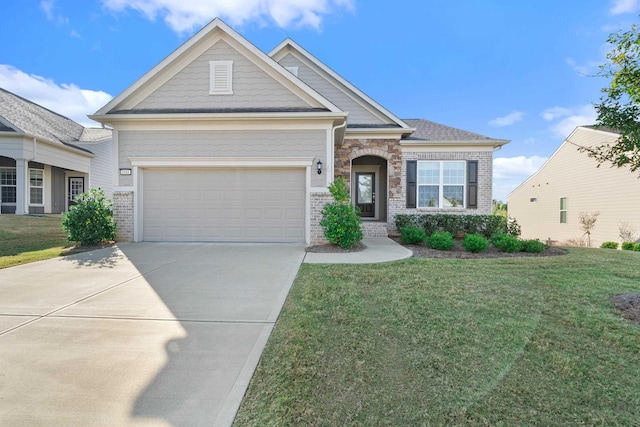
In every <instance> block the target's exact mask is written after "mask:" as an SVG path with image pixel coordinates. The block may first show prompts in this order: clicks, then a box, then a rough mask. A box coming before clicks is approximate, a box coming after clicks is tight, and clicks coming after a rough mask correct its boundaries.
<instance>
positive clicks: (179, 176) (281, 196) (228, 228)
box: [142, 168, 305, 243]
mask: <svg viewBox="0 0 640 427" xmlns="http://www.w3.org/2000/svg"><path fill="white" fill-rule="evenodd" d="M142 193H143V198H142V199H143V202H142V203H143V215H142V216H143V227H142V228H143V240H146V241H182V242H188V241H192V242H302V243H304V241H305V232H304V231H305V170H304V169H273V168H265V169H254V168H250V169H249V168H238V169H235V168H233V169H230V168H220V169H212V168H202V169H200V168H198V169H191V168H189V169H186V168H185V169H180V168H175V169H174V168H161V169H144V171H143V190H142Z"/></svg>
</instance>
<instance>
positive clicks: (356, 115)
mask: <svg viewBox="0 0 640 427" xmlns="http://www.w3.org/2000/svg"><path fill="white" fill-rule="evenodd" d="M279 64H280V65H282V66H283V67H298V78H299V79H300V80H302V81H303V82H305V83H306V84H308V85H309V86H311V87H312V88H313V89H315V90H316V91H317V92H318V93H320V94H321V95H322V96H324V97H325V98H327V99H328V100H329V101H331V102H332V103H334V104H335V105H337V106H338V107H339V108H340V109H341V110H342V111H346V112H348V113H349V123H352V124H378V125H380V124H393V122H391V121H383V120H382V119H380V118H378V117H376V116H375V115H374V114H372V113H371V112H369V111H368V110H367V109H365V108H364V107H363V106H362V105H361V104H359V103H358V102H356V101H355V100H354V99H353V98H351V97H350V96H349V95H347V94H346V93H345V92H343V90H341V89H339V88H338V87H336V86H335V85H334V84H333V83H331V82H330V81H329V80H327V79H326V78H325V77H323V76H322V75H320V74H318V73H317V72H316V71H314V70H313V69H311V68H310V67H309V66H307V65H306V64H305V63H303V62H302V61H300V60H299V59H298V58H296V57H295V56H293V55H292V54H291V53H289V54H287V55H286V56H285V57H283V58H282V59H281V60H280V61H279ZM345 90H346V88H345Z"/></svg>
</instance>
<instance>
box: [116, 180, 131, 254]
mask: <svg viewBox="0 0 640 427" xmlns="http://www.w3.org/2000/svg"><path fill="white" fill-rule="evenodd" d="M113 217H114V219H115V220H116V240H117V241H119V242H133V191H114V192H113Z"/></svg>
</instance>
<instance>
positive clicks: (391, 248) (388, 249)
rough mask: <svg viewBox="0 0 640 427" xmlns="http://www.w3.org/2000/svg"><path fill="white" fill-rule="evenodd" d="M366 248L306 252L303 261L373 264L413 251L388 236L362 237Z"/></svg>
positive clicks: (395, 258)
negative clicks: (335, 251)
mask: <svg viewBox="0 0 640 427" xmlns="http://www.w3.org/2000/svg"><path fill="white" fill-rule="evenodd" d="M362 243H363V244H364V245H365V246H366V249H364V250H363V251H360V252H343V253H314V252H307V254H306V256H305V257H304V262H305V263H308V264H375V263H379V262H390V261H399V260H401V259H406V258H411V257H412V256H413V252H411V251H410V250H409V249H407V248H405V247H404V246H402V245H399V244H397V243H396V242H394V241H393V240H391V239H389V238H388V237H367V238H364V239H362Z"/></svg>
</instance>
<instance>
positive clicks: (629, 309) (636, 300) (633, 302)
mask: <svg viewBox="0 0 640 427" xmlns="http://www.w3.org/2000/svg"><path fill="white" fill-rule="evenodd" d="M611 302H612V303H613V305H614V306H615V307H616V309H617V310H618V311H619V312H620V313H622V317H624V318H625V319H628V320H630V321H631V322H633V323H635V324H636V325H638V326H640V294H622V295H616V296H613V297H611Z"/></svg>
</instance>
